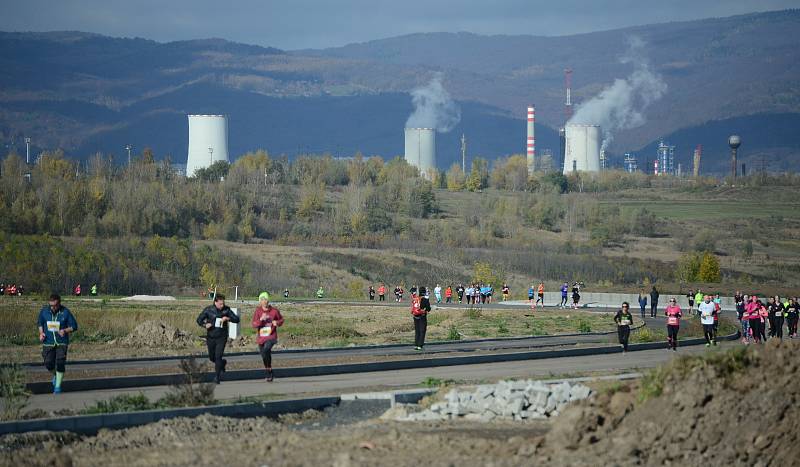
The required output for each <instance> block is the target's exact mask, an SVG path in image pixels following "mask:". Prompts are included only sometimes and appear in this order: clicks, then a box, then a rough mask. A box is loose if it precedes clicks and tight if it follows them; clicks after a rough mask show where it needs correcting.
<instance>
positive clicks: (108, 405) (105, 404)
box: [79, 392, 164, 415]
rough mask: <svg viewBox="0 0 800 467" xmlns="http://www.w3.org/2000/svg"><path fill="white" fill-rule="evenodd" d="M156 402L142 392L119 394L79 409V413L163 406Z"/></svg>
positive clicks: (112, 411)
mask: <svg viewBox="0 0 800 467" xmlns="http://www.w3.org/2000/svg"><path fill="white" fill-rule="evenodd" d="M163 407H164V406H163V405H162V404H160V403H158V402H155V403H153V402H150V399H148V398H147V396H145V395H144V393H141V392H140V393H138V394H120V395H118V396H114V397H112V398H111V399H108V400H105V401H97V402H95V403H94V405H91V406H88V407H86V408H85V409H83V410H81V411H80V412H79V413H80V414H81V415H96V414H104V413H117V412H137V411H142V410H153V409H159V408H163Z"/></svg>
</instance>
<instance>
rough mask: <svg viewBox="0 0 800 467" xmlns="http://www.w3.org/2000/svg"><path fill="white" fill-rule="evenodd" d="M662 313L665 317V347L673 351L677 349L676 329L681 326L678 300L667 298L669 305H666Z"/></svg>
mask: <svg viewBox="0 0 800 467" xmlns="http://www.w3.org/2000/svg"><path fill="white" fill-rule="evenodd" d="M664 314H665V315H666V317H667V348H668V349H669V348H671V349H672V350H673V351H677V350H678V330H679V329H680V327H681V316H683V315H682V314H681V307H679V306H678V302H677V300H676V299H674V298H670V299H669V305H667V309H666V311H664Z"/></svg>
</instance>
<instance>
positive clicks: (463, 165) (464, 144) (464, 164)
mask: <svg viewBox="0 0 800 467" xmlns="http://www.w3.org/2000/svg"><path fill="white" fill-rule="evenodd" d="M461 171H462V172H464V173H467V137H466V136H464V133H461Z"/></svg>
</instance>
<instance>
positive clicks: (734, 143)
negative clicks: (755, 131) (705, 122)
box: [728, 135, 742, 178]
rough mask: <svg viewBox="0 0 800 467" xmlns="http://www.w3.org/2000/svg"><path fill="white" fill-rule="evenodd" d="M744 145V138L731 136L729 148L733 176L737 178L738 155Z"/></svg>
mask: <svg viewBox="0 0 800 467" xmlns="http://www.w3.org/2000/svg"><path fill="white" fill-rule="evenodd" d="M741 145H742V138H740V137H739V135H731V136H730V137H729V138H728V146H730V147H731V176H732V177H733V178H736V153H737V151H738V150H739V146H741Z"/></svg>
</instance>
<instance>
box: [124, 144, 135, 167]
mask: <svg viewBox="0 0 800 467" xmlns="http://www.w3.org/2000/svg"><path fill="white" fill-rule="evenodd" d="M125 149H126V150H127V151H128V167H130V166H131V149H133V146H131V145H130V144H126V145H125Z"/></svg>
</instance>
